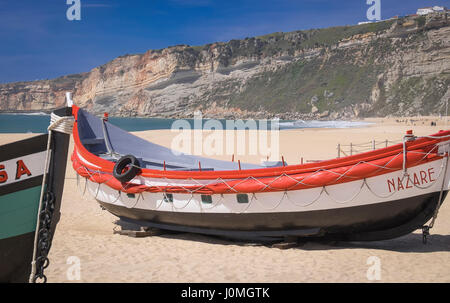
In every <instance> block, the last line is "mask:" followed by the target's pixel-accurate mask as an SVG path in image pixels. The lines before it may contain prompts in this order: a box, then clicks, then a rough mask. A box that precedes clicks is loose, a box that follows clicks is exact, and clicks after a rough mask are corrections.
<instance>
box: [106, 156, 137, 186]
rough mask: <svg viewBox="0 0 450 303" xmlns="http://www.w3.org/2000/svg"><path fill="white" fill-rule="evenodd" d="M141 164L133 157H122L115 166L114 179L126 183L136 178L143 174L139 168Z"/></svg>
mask: <svg viewBox="0 0 450 303" xmlns="http://www.w3.org/2000/svg"><path fill="white" fill-rule="evenodd" d="M127 166H129V168H128V170H126V171H124V169H125V167H127ZM139 166H140V163H139V161H138V160H137V159H136V157H135V156H133V155H126V156H123V157H121V158H120V159H119V160H118V161H117V162H116V164H115V165H114V170H113V175H114V178H116V179H117V180H119V181H120V182H122V183H126V182H128V181H130V180H132V179H133V178H134V177H136V175H137V174H139V173H140V172H141V169H140V168H139Z"/></svg>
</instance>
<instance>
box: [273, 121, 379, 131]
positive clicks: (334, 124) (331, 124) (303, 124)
mask: <svg viewBox="0 0 450 303" xmlns="http://www.w3.org/2000/svg"><path fill="white" fill-rule="evenodd" d="M370 124H372V123H370V122H361V121H318V120H311V121H304V120H297V121H291V122H280V123H279V126H280V129H294V128H350V127H362V126H368V125H370Z"/></svg>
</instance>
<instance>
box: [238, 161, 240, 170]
mask: <svg viewBox="0 0 450 303" xmlns="http://www.w3.org/2000/svg"><path fill="white" fill-rule="evenodd" d="M238 165H239V170H241V160H238Z"/></svg>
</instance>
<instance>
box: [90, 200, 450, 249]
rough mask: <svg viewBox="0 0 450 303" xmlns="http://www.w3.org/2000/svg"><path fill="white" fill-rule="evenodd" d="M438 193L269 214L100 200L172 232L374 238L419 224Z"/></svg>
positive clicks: (124, 215) (127, 218) (128, 218)
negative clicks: (165, 208)
mask: <svg viewBox="0 0 450 303" xmlns="http://www.w3.org/2000/svg"><path fill="white" fill-rule="evenodd" d="M445 195H446V192H445V193H444V195H443V198H445ZM439 196H440V192H434V193H428V194H425V195H421V196H414V197H410V198H406V199H400V200H394V201H390V202H385V203H377V204H370V205H360V206H353V207H345V208H335V209H327V210H316V211H299V212H279V213H271V214H270V215H268V214H267V213H242V214H233V213H228V214H225V213H210V214H204V213H203V214H202V213H192V212H191V213H189V212H169V211H152V210H143V209H135V208H127V207H123V206H116V205H112V204H109V203H104V202H100V201H99V203H100V204H101V206H102V207H104V208H105V209H107V210H108V211H109V212H111V213H112V214H114V215H116V216H117V217H119V218H120V219H121V220H122V221H124V222H128V223H134V224H135V225H138V226H149V227H156V228H161V229H167V230H174V231H182V232H194V233H202V234H211V235H219V236H228V237H232V238H249V239H250V238H265V237H266V238H267V239H273V238H281V237H286V236H298V237H302V236H304V237H327V238H333V239H339V240H349V241H351V240H359V241H364V240H372V241H374V240H385V239H391V238H395V237H399V236H402V235H405V234H408V233H411V232H413V231H414V230H416V229H418V228H421V227H422V226H423V225H424V224H425V223H426V222H427V221H428V220H429V219H430V218H431V217H432V215H433V212H434V209H435V208H436V205H437V202H438V200H439Z"/></svg>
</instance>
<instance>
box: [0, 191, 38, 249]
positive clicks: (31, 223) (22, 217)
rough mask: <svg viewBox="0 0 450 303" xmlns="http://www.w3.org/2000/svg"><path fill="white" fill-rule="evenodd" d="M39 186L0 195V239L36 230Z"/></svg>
mask: <svg viewBox="0 0 450 303" xmlns="http://www.w3.org/2000/svg"><path fill="white" fill-rule="evenodd" d="M40 194H41V186H35V187H32V188H28V189H24V190H21V191H17V192H14V193H10V194H6V195H2V196H0V240H1V239H6V238H10V237H15V236H19V235H23V234H26V233H29V232H33V231H35V230H36V218H37V211H38V207H39V197H40Z"/></svg>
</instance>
